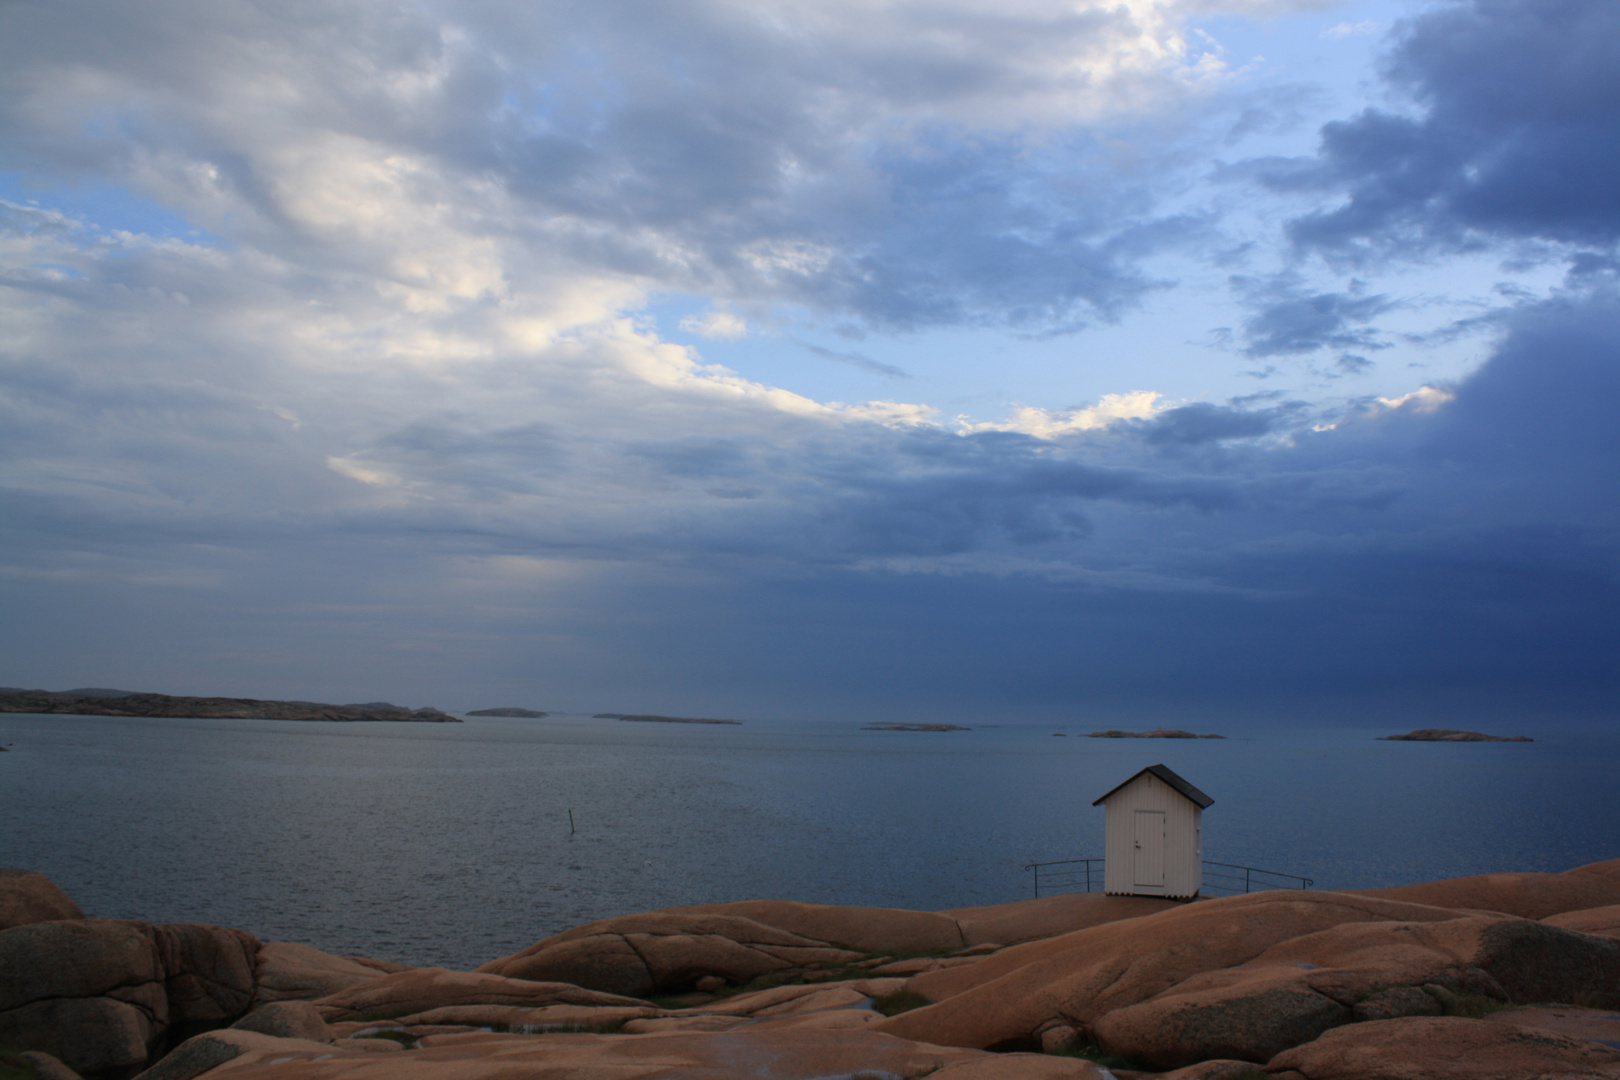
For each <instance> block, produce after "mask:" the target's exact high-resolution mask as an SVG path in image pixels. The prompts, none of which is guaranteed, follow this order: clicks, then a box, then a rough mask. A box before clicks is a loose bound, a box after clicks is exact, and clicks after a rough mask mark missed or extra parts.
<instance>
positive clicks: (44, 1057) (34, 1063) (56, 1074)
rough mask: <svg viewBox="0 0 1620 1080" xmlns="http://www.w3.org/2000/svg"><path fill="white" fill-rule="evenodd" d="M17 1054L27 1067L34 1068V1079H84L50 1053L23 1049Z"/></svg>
mask: <svg viewBox="0 0 1620 1080" xmlns="http://www.w3.org/2000/svg"><path fill="white" fill-rule="evenodd" d="M17 1056H18V1057H20V1058H22V1059H23V1060H24V1061H26V1062H28V1067H29V1068H31V1069H33V1070H34V1080H84V1078H83V1077H82V1076H80V1075H79V1074H78V1073H76V1072H74V1071H73V1070H72V1069H70V1068H68V1067H67V1066H66V1065H65V1064H63V1063H62V1060H61V1059H60V1058H58V1057H56V1056H54V1055H52V1054H47V1053H44V1052H43V1051H39V1050H24V1051H23V1052H22V1053H20V1054H18V1055H17Z"/></svg>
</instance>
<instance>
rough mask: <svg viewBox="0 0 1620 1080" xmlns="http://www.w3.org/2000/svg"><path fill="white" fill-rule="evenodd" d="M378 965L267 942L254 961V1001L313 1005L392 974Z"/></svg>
mask: <svg viewBox="0 0 1620 1080" xmlns="http://www.w3.org/2000/svg"><path fill="white" fill-rule="evenodd" d="M375 963H377V961H369V962H366V961H362V960H360V959H355V958H350V957H346V956H333V955H331V954H330V953H324V952H322V951H321V950H319V949H316V948H311V947H310V946H308V945H299V944H297V943H295V942H291V941H266V942H264V943H262V944H261V945H260V946H259V951H258V954H257V955H256V956H255V958H254V969H253V979H254V1000H255V1001H256V1002H258V1003H264V1002H270V1001H314V1000H315V999H316V998H322V997H326V996H327V995H329V994H335V993H337V992H338V991H340V990H347V989H349V988H350V987H352V986H359V985H360V984H361V983H368V982H371V981H372V980H374V979H379V978H381V977H382V976H383V975H385V974H389V972H386V971H383V970H380V969H379V968H377V967H374V966H372V965H373V964H375ZM389 966H390V967H394V968H396V969H402V970H407V971H408V970H410V969H409V968H403V967H402V966H401V965H389Z"/></svg>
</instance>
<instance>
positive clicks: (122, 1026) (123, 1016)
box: [0, 996, 162, 1080]
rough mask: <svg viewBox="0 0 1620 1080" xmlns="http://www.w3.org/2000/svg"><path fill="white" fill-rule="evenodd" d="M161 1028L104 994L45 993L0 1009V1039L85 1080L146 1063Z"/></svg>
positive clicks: (111, 1078)
mask: <svg viewBox="0 0 1620 1080" xmlns="http://www.w3.org/2000/svg"><path fill="white" fill-rule="evenodd" d="M161 1031H162V1029H161V1028H159V1027H157V1026H156V1025H155V1024H154V1023H153V1021H152V1018H151V1017H150V1015H148V1014H147V1013H145V1012H143V1011H142V1010H141V1009H138V1008H136V1007H135V1006H133V1005H130V1004H127V1003H126V1002H122V1001H118V1000H116V999H114V998H110V997H99V996H97V997H78V998H48V999H46V1000H44V1001H35V1002H32V1003H30V1004H28V1005H24V1006H22V1007H21V1008H17V1009H10V1010H8V1011H6V1012H4V1013H0V1043H4V1044H6V1045H8V1046H15V1047H18V1048H19V1049H26V1050H39V1051H43V1052H45V1053H47V1054H50V1055H52V1056H53V1057H56V1058H58V1059H60V1060H61V1061H62V1062H63V1063H64V1064H66V1065H67V1067H68V1068H70V1069H72V1070H73V1071H74V1072H77V1073H79V1074H80V1075H81V1076H84V1077H88V1078H89V1080H100V1078H103V1077H106V1078H108V1080H118V1078H122V1077H125V1076H128V1075H130V1074H131V1073H133V1072H136V1071H138V1070H139V1069H141V1068H142V1067H143V1066H145V1064H146V1058H147V1054H148V1052H149V1050H150V1049H151V1047H152V1046H153V1045H154V1044H155V1043H156V1042H157V1038H158V1036H159V1034H161Z"/></svg>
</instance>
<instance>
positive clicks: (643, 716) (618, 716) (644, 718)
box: [591, 712, 742, 724]
mask: <svg viewBox="0 0 1620 1080" xmlns="http://www.w3.org/2000/svg"><path fill="white" fill-rule="evenodd" d="M591 719H593V720H634V721H637V722H639V723H645V724H740V723H742V721H741V720H708V719H703V718H700V717H693V716H656V715H653V714H651V713H617V712H599V713H597V714H596V715H595V716H593V717H591Z"/></svg>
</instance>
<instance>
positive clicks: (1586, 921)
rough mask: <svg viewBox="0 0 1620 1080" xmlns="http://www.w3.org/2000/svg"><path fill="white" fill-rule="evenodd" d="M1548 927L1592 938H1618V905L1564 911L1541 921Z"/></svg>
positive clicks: (1619, 933) (1619, 905)
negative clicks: (1556, 927)
mask: <svg viewBox="0 0 1620 1080" xmlns="http://www.w3.org/2000/svg"><path fill="white" fill-rule="evenodd" d="M1541 921H1542V922H1544V923H1546V924H1547V925H1548V926H1561V927H1563V928H1564V929H1565V930H1576V931H1579V932H1580V933H1582V934H1591V935H1592V936H1593V937H1606V938H1620V904H1606V905H1604V906H1603V907H1595V908H1585V909H1583V910H1581V911H1565V912H1562V913H1561V914H1558V915H1549V916H1547V918H1545V919H1542V920H1541Z"/></svg>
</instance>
